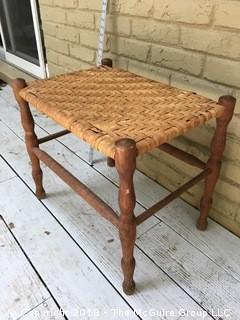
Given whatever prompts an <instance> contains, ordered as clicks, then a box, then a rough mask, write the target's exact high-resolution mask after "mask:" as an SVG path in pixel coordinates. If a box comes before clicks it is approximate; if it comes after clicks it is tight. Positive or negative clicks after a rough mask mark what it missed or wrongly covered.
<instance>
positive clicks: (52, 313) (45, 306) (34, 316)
mask: <svg viewBox="0 0 240 320" xmlns="http://www.w3.org/2000/svg"><path fill="white" fill-rule="evenodd" d="M18 320H64V317H63V315H62V312H61V310H60V309H59V308H58V307H57V306H56V304H55V302H54V301H53V299H52V298H49V299H48V300H47V301H45V302H43V303H41V304H40V305H39V306H38V307H36V308H34V309H33V310H31V311H30V312H28V313H27V314H25V315H24V316H23V317H21V318H19V319H18Z"/></svg>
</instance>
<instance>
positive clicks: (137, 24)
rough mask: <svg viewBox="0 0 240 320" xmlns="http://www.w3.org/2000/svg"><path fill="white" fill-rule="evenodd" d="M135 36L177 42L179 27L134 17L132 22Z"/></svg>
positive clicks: (142, 38) (163, 41)
mask: <svg viewBox="0 0 240 320" xmlns="http://www.w3.org/2000/svg"><path fill="white" fill-rule="evenodd" d="M132 32H133V36H134V37H136V38H137V39H140V40H146V41H151V42H162V43H170V44H177V43H178V39H179V27H178V26H176V25H172V24H166V23H160V22H156V21H150V20H145V19H134V20H133V22H132Z"/></svg>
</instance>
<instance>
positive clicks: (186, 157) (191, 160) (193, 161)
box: [159, 143, 206, 169]
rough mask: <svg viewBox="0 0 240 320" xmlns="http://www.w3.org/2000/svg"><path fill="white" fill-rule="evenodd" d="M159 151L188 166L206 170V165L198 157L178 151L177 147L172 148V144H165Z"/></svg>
mask: <svg viewBox="0 0 240 320" xmlns="http://www.w3.org/2000/svg"><path fill="white" fill-rule="evenodd" d="M159 149H160V150H162V151H164V152H166V153H168V154H170V155H171V156H173V157H175V158H177V159H179V160H182V161H184V162H186V163H187V164H189V165H191V166H193V167H197V168H200V169H205V168H206V163H205V162H203V161H202V160H200V159H198V158H197V157H195V156H193V155H191V154H189V153H187V152H185V151H183V150H181V149H178V148H177V147H174V146H172V145H171V144H168V143H164V144H162V145H161V146H159Z"/></svg>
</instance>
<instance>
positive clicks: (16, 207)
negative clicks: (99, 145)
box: [0, 87, 240, 320]
mask: <svg viewBox="0 0 240 320" xmlns="http://www.w3.org/2000/svg"><path fill="white" fill-rule="evenodd" d="M63 108H64V106H63ZM34 114H35V121H36V132H37V134H38V135H39V137H42V136H44V135H46V133H47V132H49V133H53V132H56V131H58V130H59V126H57V125H56V124H54V123H53V122H52V121H50V120H49V119H47V118H46V117H45V116H42V115H40V114H38V113H37V112H35V111H34ZM43 149H45V150H47V151H48V152H49V153H50V154H51V155H53V156H54V157H56V158H58V160H59V161H60V162H61V163H62V164H63V165H64V166H65V167H66V168H67V169H68V170H70V171H71V172H72V173H73V174H74V175H76V176H77V177H79V178H80V179H81V180H82V181H83V182H84V183H85V184H86V185H88V186H89V187H90V188H91V189H93V190H94V191H95V192H96V193H97V194H98V195H99V196H100V197H102V198H103V199H104V200H105V201H106V202H108V203H109V204H110V205H111V206H113V207H114V208H118V206H117V190H118V186H117V184H118V179H117V174H116V172H115V169H110V168H107V166H106V161H105V159H104V158H103V156H101V155H100V154H95V164H94V167H93V168H92V167H90V166H89V165H88V163H87V160H86V159H87V153H88V147H87V146H86V145H84V143H82V142H80V141H79V140H78V139H77V138H75V137H73V136H71V135H68V136H65V137H63V138H60V139H58V141H51V142H48V143H46V144H44V145H43ZM43 171H44V186H45V189H46V191H47V193H48V197H47V198H46V199H45V200H43V201H38V200H37V198H36V197H35V195H34V193H33V191H32V190H33V182H32V178H31V169H30V165H29V160H28V157H27V154H26V151H25V146H24V141H23V130H22V128H21V126H20V121H19V111H18V107H17V106H16V103H15V100H14V98H13V96H12V93H11V89H10V87H6V88H4V90H3V91H0V214H1V219H0V274H1V281H0V320H10V319H11V320H17V319H21V320H36V319H37V320H50V319H51V320H53V319H55V320H56V319H69V320H78V319H101V320H105V319H106V320H107V319H111V320H112V319H144V320H146V319H167V320H171V319H231V320H237V319H240V250H239V247H240V239H239V238H238V237H236V236H234V235H233V234H232V233H230V232H229V231H227V230H226V229H224V228H223V227H221V226H220V225H218V224H217V223H215V222H214V221H212V220H209V227H208V230H207V231H206V232H200V231H197V230H196V228H195V222H196V219H197V216H198V211H197V210H196V209H194V208H192V207H191V206H189V205H188V204H186V203H185V202H184V201H182V200H180V199H178V200H176V201H174V202H173V203H172V204H170V205H169V206H168V207H166V208H165V209H163V210H161V211H160V212H159V213H158V214H157V215H156V216H154V217H152V218H151V219H149V220H148V221H146V222H145V223H144V224H142V225H141V226H140V227H139V229H138V238H137V242H136V248H135V257H136V261H137V266H136V272H135V280H136V283H137V290H136V294H135V295H133V296H130V297H128V296H125V295H124V294H123V293H122V288H121V282H122V273H121V270H120V258H121V252H120V243H119V239H118V234H117V231H116V230H115V228H114V227H113V226H111V225H110V224H109V223H108V222H106V221H105V220H104V219H103V218H101V217H100V216H99V215H98V214H97V213H95V212H94V210H93V209H91V208H90V207H89V206H88V205H87V204H86V203H85V202H84V201H83V200H82V199H81V198H79V197H78V196H77V195H76V194H74V192H72V191H71V190H70V189H69V188H68V187H67V186H66V185H65V184H64V183H63V182H61V181H60V179H59V178H57V177H56V176H55V175H54V174H53V173H52V172H51V171H50V170H48V169H47V168H45V167H44V166H43ZM135 185H136V194H137V201H138V203H137V206H136V214H139V213H141V212H142V211H144V209H145V208H148V207H149V206H151V205H152V204H153V203H155V202H157V201H158V200H159V199H160V198H161V197H163V196H164V195H166V194H167V191H166V190H165V189H164V188H163V187H161V186H159V185H158V184H156V183H155V182H153V181H152V180H150V179H149V178H148V177H146V176H145V175H143V174H142V173H140V172H136V174H135ZM60 309H62V310H64V311H65V316H62V315H61V312H60ZM134 311H135V313H134Z"/></svg>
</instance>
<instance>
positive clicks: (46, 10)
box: [40, 6, 66, 24]
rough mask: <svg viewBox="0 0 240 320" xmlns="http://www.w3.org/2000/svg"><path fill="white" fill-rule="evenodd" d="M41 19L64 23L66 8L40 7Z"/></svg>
mask: <svg viewBox="0 0 240 320" xmlns="http://www.w3.org/2000/svg"><path fill="white" fill-rule="evenodd" d="M40 13H41V17H42V20H44V21H50V22H57V23H62V24H64V23H65V22H66V10H64V9H62V8H54V7H44V6H42V7H41V9H40Z"/></svg>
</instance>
